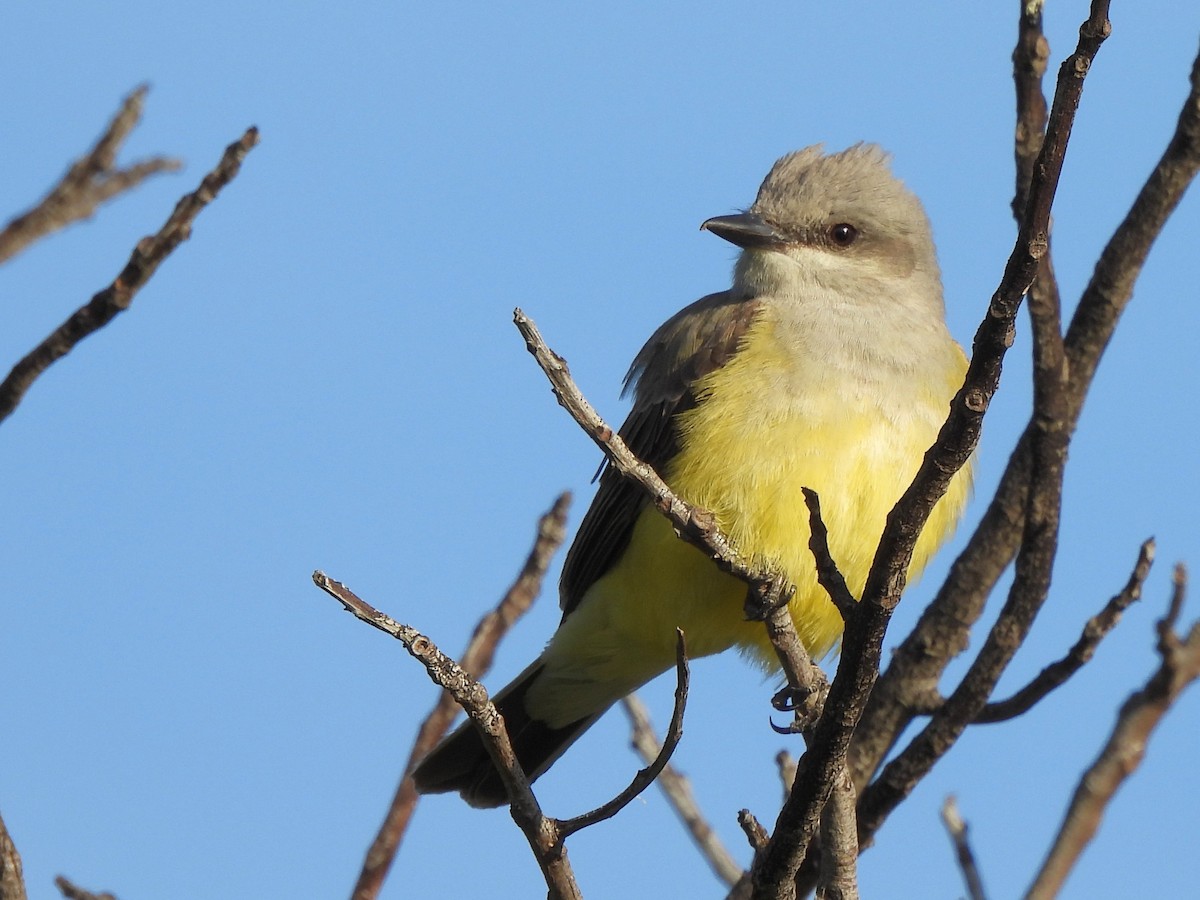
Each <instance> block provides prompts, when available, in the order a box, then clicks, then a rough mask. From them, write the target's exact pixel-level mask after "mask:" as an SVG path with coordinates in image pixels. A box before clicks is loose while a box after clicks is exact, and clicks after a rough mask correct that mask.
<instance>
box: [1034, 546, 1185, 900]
mask: <svg viewBox="0 0 1200 900" xmlns="http://www.w3.org/2000/svg"><path fill="white" fill-rule="evenodd" d="M1186 586H1187V575H1186V573H1185V571H1184V569H1183V566H1181V565H1180V566H1176V568H1175V578H1174V590H1173V592H1172V596H1171V602H1170V606H1169V609H1168V611H1167V614H1166V616H1164V617H1163V618H1162V619H1161V620H1160V621H1159V623H1158V628H1157V630H1158V653H1159V657H1160V659H1161V663H1160V665H1159V667H1158V670H1157V671H1155V673H1154V674H1153V675H1152V676H1150V679H1149V680H1148V681H1147V682H1146V684H1145V686H1144V687H1142V688H1141V689H1140V690H1139V691H1136V692H1135V693H1134V694H1132V695H1131V696H1130V697H1129V699H1128V700H1126V701H1125V703H1124V704H1123V705H1122V706H1121V711H1120V713H1119V714H1118V716H1117V722H1116V725H1115V726H1114V728H1113V731H1112V734H1111V735H1110V736H1109V739H1108V742H1107V743H1106V744H1105V746H1104V749H1103V750H1102V751H1101V752H1100V755H1099V756H1098V757H1097V758H1096V761H1095V762H1094V763H1092V765H1091V767H1090V768H1089V769H1088V770H1087V772H1085V773H1084V775H1083V777H1082V778H1081V779H1080V780H1079V785H1078V787H1076V789H1075V794H1074V796H1073V797H1072V798H1071V804H1070V806H1069V807H1068V808H1067V812H1066V815H1065V816H1064V817H1063V822H1062V825H1061V826H1060V828H1059V832H1058V836H1057V837H1056V838H1055V840H1054V843H1053V845H1052V846H1051V848H1050V852H1049V853H1048V854H1047V856H1046V859H1045V861H1044V862H1043V863H1042V867H1041V870H1040V871H1039V872H1038V874H1037V876H1036V878H1035V879H1034V882H1033V884H1032V886H1031V887H1030V888H1029V892H1028V893H1027V894H1026V895H1025V896H1026V898H1027V900H1049V898H1052V897H1056V896H1058V893H1059V891H1060V890H1061V888H1062V886H1063V884H1064V882H1065V881H1066V879H1067V876H1068V874H1070V871H1071V869H1072V868H1073V867H1074V865H1075V862H1076V861H1077V860H1078V859H1079V855H1080V853H1082V852H1083V849H1084V848H1085V847H1086V846H1087V845H1088V844H1089V843H1090V842H1091V840H1092V838H1093V837H1094V836H1095V834H1096V831H1097V830H1098V829H1099V827H1100V821H1101V819H1102V818H1103V816H1104V810H1105V809H1106V808H1107V806H1108V804H1109V802H1110V801H1111V800H1112V798H1113V796H1114V795H1115V794H1116V792H1117V789H1118V788H1119V787H1120V786H1121V784H1122V783H1124V781H1125V779H1126V778H1128V777H1129V776H1130V775H1132V774H1133V772H1134V771H1135V770H1136V769H1137V767H1138V766H1139V765H1140V764H1141V762H1142V759H1143V757H1144V756H1145V753H1146V745H1147V744H1148V743H1149V741H1150V736H1151V734H1153V732H1154V729H1155V728H1156V727H1157V726H1158V724H1159V722H1160V721H1162V718H1163V716H1164V715H1165V714H1166V713H1167V710H1169V709H1170V708H1171V706H1172V704H1174V702H1175V701H1176V700H1177V699H1178V698H1179V695H1180V694H1181V693H1182V692H1183V690H1184V689H1185V688H1186V687H1187V686H1188V685H1189V684H1191V683H1192V682H1193V681H1195V680H1196V679H1197V678H1200V621H1197V622H1195V623H1194V624H1193V625H1192V627H1191V630H1190V631H1189V633H1188V635H1187V637H1186V638H1181V637H1180V636H1179V635H1178V634H1177V633H1176V632H1175V625H1176V623H1177V622H1178V620H1179V614H1180V612H1181V610H1182V607H1183V598H1184V593H1185V590H1186Z"/></svg>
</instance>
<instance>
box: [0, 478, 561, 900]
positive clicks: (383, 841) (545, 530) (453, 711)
mask: <svg viewBox="0 0 1200 900" xmlns="http://www.w3.org/2000/svg"><path fill="white" fill-rule="evenodd" d="M570 502H571V495H570V494H567V493H564V494H561V495H559V497H558V499H557V500H555V501H554V505H553V506H552V507H551V508H550V510H549V511H548V512H546V513H545V515H543V516H542V517H541V519H540V520H539V522H538V529H537V537H536V538H535V540H534V544H533V547H532V548H531V549H530V551H529V555H528V557H526V559H525V564H524V565H523V566H522V568H521V572H520V574H518V576H517V578H516V580H515V581H514V582H513V584H512V586H511V587H509V589H508V590H507V591H506V592H505V594H504V596H503V597H502V598H501V600H500V602H499V604H497V606H496V608H495V609H493V610H492V611H491V612H489V613H488V614H487V615H486V616H484V617H483V618H482V619H481V620H480V621H479V624H478V625H476V626H475V631H474V633H473V634H472V635H471V639H470V641H469V642H468V643H467V647H466V650H465V651H464V652H463V655H462V662H461V663H460V665H461V666H462V667H463V670H464V671H466V672H467V673H468V674H469V675H470V676H471V677H472V678H474V679H475V680H477V681H478V680H479V679H480V678H482V677H483V675H484V673H485V672H487V671H488V670H489V669H490V668H491V667H492V660H493V658H494V656H495V652H496V647H497V646H498V645H499V644H500V641H501V640H502V639H503V638H504V636H505V635H506V634H508V632H509V630H510V629H511V628H512V626H513V625H514V624H515V623H516V621H517V620H518V619H519V618H520V617H521V616H523V615H524V614H525V612H526V611H527V610H528V609H529V607H530V606H531V605H532V604H533V601H534V600H535V599H536V598H537V595H538V594H539V593H540V592H541V585H542V581H543V579H544V578H545V575H546V570H547V569H548V568H549V567H550V561H551V559H552V558H553V556H554V554H555V552H556V551H557V550H558V548H559V547H560V546H561V545H562V542H563V539H564V538H565V536H566V520H567V507H568V506H569V505H570ZM459 709H460V707H459V705H458V704H457V703H456V702H455V700H454V698H453V697H452V696H451V695H450V694H449V693H447V692H446V691H439V692H438V701H437V704H436V705H435V706H434V708H433V711H432V712H430V713H429V715H428V716H427V717H426V719H425V721H424V722H422V723H421V727H420V729H419V730H418V732H417V738H416V740H415V741H414V742H413V747H412V751H411V752H410V753H409V756H408V762H406V763H405V766H404V776H403V777H402V778H401V779H400V784H399V786H398V787H397V788H396V793H395V795H394V796H393V798H392V803H391V805H390V806H389V808H388V811H387V815H386V816H384V820H383V824H382V825H380V827H379V832H378V833H377V834H376V836H375V840H374V841H373V842H372V843H371V847H370V849H369V850H368V851H367V856H366V859H365V860H363V866H362V870H361V871H360V872H359V875H358V881H357V883H356V884H355V885H354V892H353V893H352V894H351V897H352V898H353V900H374V898H375V897H377V896H378V895H379V891H380V889H381V888H382V887H383V882H384V879H385V878H387V874H388V871H389V870H390V869H391V866H392V862H393V861H394V860H395V858H396V851H397V850H399V848H400V842H401V841H402V840H403V839H404V833H405V831H406V830H407V828H408V823H409V821H410V820H411V818H412V814H413V810H414V809H415V808H416V805H417V799H418V794H417V790H416V787H415V785H414V784H413V780H412V777H411V776H410V775H409V774H408V773H409V771H410V770H411V769H412V767H413V766H414V765H415V764H416V763H417V762H419V761H420V760H421V759H422V758H424V757H425V756H426V754H428V753H429V751H430V750H432V749H433V748H434V746H435V745H436V744H437V742H438V741H439V740H441V738H442V736H443V735H444V734H445V733H446V731H447V730H448V729H449V728H450V723H451V722H452V721H453V720H454V717H455V716H456V715H457V714H458V711H459ZM0 900H2V898H0Z"/></svg>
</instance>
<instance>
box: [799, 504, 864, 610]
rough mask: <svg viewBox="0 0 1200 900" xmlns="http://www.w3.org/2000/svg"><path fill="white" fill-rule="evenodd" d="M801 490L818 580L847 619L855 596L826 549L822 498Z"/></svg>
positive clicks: (810, 548) (827, 547) (827, 538)
mask: <svg viewBox="0 0 1200 900" xmlns="http://www.w3.org/2000/svg"><path fill="white" fill-rule="evenodd" d="M801 490H802V491H803V493H804V502H805V503H806V504H807V505H808V527H809V539H808V549H809V550H811V551H812V555H813V559H815V560H816V563H817V582H818V583H819V584H820V585H821V587H823V588H825V593H827V594H828V595H829V599H830V600H832V601H833V605H834V606H836V607H837V610H838V612H840V613H841V614H842V619H843V620H845V619H848V618H850V617H851V616H853V615H854V610H855V608H856V606H857V604H858V598H857V597H855V596H854V594H853V593H851V591H850V587H849V586H848V585H847V584H846V579H845V578H843V577H842V572H841V570H840V569H839V568H838V565H837V563H836V562H835V561H834V559H833V555H832V554H831V553H830V552H829V529H828V528H826V527H825V520H824V519H823V518H821V498H820V497H819V496H818V495H817V492H816V491H814V490H811V489H809V488H801Z"/></svg>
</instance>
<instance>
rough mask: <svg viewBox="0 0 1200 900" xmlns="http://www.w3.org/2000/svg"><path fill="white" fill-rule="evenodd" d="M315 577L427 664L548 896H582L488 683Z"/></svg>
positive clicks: (555, 899) (578, 899)
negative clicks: (476, 737) (502, 792)
mask: <svg viewBox="0 0 1200 900" xmlns="http://www.w3.org/2000/svg"><path fill="white" fill-rule="evenodd" d="M313 582H314V583H315V584H316V585H317V587H319V588H320V589H321V590H323V591H325V592H326V593H327V594H329V595H330V596H331V597H333V598H334V599H335V600H337V601H338V602H340V603H341V604H342V606H343V607H344V608H345V609H346V611H347V612H350V613H353V614H354V615H355V616H356V617H357V618H359V619H361V620H362V621H363V622H366V623H367V624H368V625H371V626H372V627H374V628H377V629H379V630H380V631H382V632H384V633H385V634H389V635H391V636H392V637H394V638H396V639H397V640H399V641H400V643H402V644H403V645H404V649H406V650H407V651H408V652H409V654H410V655H412V656H413V657H414V658H415V659H416V660H417V661H418V662H420V663H421V664H422V665H423V666H425V671H426V672H427V673H428V674H429V677H430V678H431V679H433V682H434V683H435V684H437V685H439V686H440V687H442V688H445V689H446V690H447V691H449V692H450V694H451V695H452V696H453V697H454V700H455V702H457V703H458V704H459V705H460V706H461V707H462V708H463V710H464V711H465V712H466V714H467V715H468V716H469V717H470V719H471V721H472V722H474V723H475V727H476V728H477V729H478V730H479V734H480V737H481V738H482V739H483V744H484V746H485V747H486V748H487V751H488V754H489V755H490V756H491V758H492V762H493V763H494V764H495V766H496V770H497V772H499V774H500V778H501V780H502V781H503V782H504V786H505V789H506V790H507V791H508V796H509V801H510V811H511V813H512V817H513V821H515V822H516V823H517V826H518V827H519V828H520V829H521V832H522V833H523V834H524V835H525V839H526V840H527V841H528V842H529V847H530V849H531V850H532V851H533V855H534V857H535V858H536V859H537V862H538V866H539V867H540V868H541V870H542V875H543V876H544V878H545V880H546V886H547V888H549V897H551V898H552V900H582V896H583V895H582V894H581V893H580V891H579V885H578V884H577V883H576V882H575V876H574V874H573V872H572V871H571V864H570V862H569V860H568V859H567V848H566V847H565V846H564V845H563V842H562V840H561V839H560V838H559V834H558V829H557V825H556V822H555V821H554V820H553V819H551V818H548V817H546V816H545V815H543V814H542V809H541V806H540V805H539V804H538V802H537V798H536V797H535V796H534V795H533V791H532V790H530V787H529V779H528V778H526V776H525V773H524V772H523V771H522V770H521V765H520V763H519V762H517V757H516V754H515V753H514V752H513V748H512V743H511V742H510V741H509V739H508V732H507V731H506V730H505V728H504V719H503V717H502V716H501V715H500V713H499V711H498V710H497V709H496V707H495V705H493V704H492V702H491V700H490V699H488V693H487V690H486V689H485V688H484V686H483V685H482V684H480V683H479V682H478V681H476V680H475V679H474V678H472V677H471V676H470V675H469V674H467V672H466V671H464V670H463V668H462V666H460V665H458V663H456V662H455V661H454V660H453V659H451V658H450V657H448V656H446V655H445V654H444V653H442V651H441V650H439V649H438V648H437V646H436V645H435V644H434V643H433V641H431V640H430V639H429V638H427V637H426V636H425V635H423V634H421V633H420V632H419V631H417V630H416V629H415V628H412V627H411V626H409V625H404V624H401V623H400V622H397V621H396V620H395V619H392V618H391V617H389V616H386V615H384V614H383V613H381V612H380V611H379V610H377V609H375V608H374V607H373V606H371V605H370V604H369V603H367V602H366V601H364V600H363V599H362V598H360V597H358V596H357V595H356V594H355V593H354V592H353V591H351V590H350V589H349V588H347V587H346V586H345V585H344V584H341V583H339V582H337V581H334V580H333V579H331V578H330V577H329V576H328V575H326V574H325V573H324V572H314V573H313Z"/></svg>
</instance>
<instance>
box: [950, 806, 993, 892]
mask: <svg viewBox="0 0 1200 900" xmlns="http://www.w3.org/2000/svg"><path fill="white" fill-rule="evenodd" d="M942 824H943V825H945V826H946V831H947V832H948V833H949V834H950V841H951V843H953V844H954V855H955V857H956V858H957V859H958V867H959V868H960V869H961V870H962V874H963V880H964V881H966V883H967V895H968V896H969V897H970V898H971V900H987V894H985V893H984V892H983V879H982V878H980V877H979V867H978V866H977V865H976V864H975V854H974V853H972V852H971V842H970V840H968V838H967V823H966V822H965V821H964V820H963V817H962V816H960V815H959V813H958V803H957V801H956V800H955V799H954V795H953V794H951V795H950V796H949V797H947V798H946V800H945V802H944V803H943V804H942Z"/></svg>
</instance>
